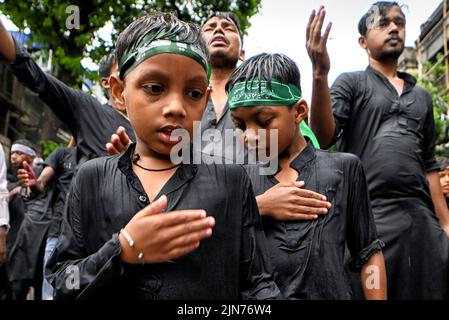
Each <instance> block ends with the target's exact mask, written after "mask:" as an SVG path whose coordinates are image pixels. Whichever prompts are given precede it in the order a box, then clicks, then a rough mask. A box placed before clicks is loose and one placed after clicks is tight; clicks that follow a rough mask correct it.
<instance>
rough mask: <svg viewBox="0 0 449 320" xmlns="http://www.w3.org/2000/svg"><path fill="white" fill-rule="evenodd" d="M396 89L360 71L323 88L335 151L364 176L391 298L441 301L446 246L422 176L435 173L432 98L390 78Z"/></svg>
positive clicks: (370, 71)
mask: <svg viewBox="0 0 449 320" xmlns="http://www.w3.org/2000/svg"><path fill="white" fill-rule="evenodd" d="M398 76H399V77H400V78H402V79H403V80H404V89H403V92H402V94H401V95H398V93H397V91H396V89H395V87H394V86H393V85H392V84H391V83H390V82H389V81H388V79H387V78H386V77H385V76H384V75H382V74H381V73H380V72H378V71H376V70H375V69H373V68H372V67H368V68H367V69H366V70H365V71H362V72H352V73H345V74H342V75H341V76H340V77H339V78H338V79H337V80H336V81H335V83H334V84H333V86H332V88H331V96H332V104H333V113H334V118H335V124H336V132H335V140H338V141H337V149H338V151H342V152H350V153H353V154H355V155H357V156H358V157H359V158H360V159H361V161H362V164H363V167H364V169H365V172H366V177H367V182H368V188H369V193H370V198H371V204H372V210H373V214H374V219H375V222H376V226H377V231H378V234H379V238H380V239H382V240H383V241H384V242H385V243H386V247H385V249H384V256H385V261H386V267H387V275H388V297H389V298H391V299H441V298H447V297H448V295H447V288H448V280H449V279H448V271H449V270H448V269H449V268H448V267H449V266H448V254H449V239H448V237H447V236H446V234H445V233H444V231H443V230H442V229H441V227H440V225H439V222H438V218H437V217H436V215H435V212H434V207H433V203H432V199H431V195H430V189H429V184H428V181H427V177H426V173H427V172H430V171H434V170H438V164H437V162H436V161H435V156H434V150H435V124H434V119H433V105H432V99H431V97H430V95H429V93H428V92H427V91H425V90H424V89H422V88H420V87H419V86H417V85H416V80H415V79H414V78H413V77H412V76H410V75H408V74H406V73H398Z"/></svg>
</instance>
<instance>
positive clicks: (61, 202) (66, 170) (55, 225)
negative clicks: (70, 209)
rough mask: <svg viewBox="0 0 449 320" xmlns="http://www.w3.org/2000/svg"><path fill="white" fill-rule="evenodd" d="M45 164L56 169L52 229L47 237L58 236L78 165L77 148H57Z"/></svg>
mask: <svg viewBox="0 0 449 320" xmlns="http://www.w3.org/2000/svg"><path fill="white" fill-rule="evenodd" d="M44 166H50V167H52V168H53V170H54V171H55V176H54V178H53V179H54V183H53V184H54V193H53V202H52V212H53V215H52V217H51V224H50V229H49V230H48V235H47V237H58V236H59V231H60V228H61V221H62V216H63V212H64V206H65V202H66V196H67V193H68V192H69V189H70V183H71V182H72V179H73V175H74V174H75V167H76V149H75V148H57V149H56V150H55V151H53V152H52V153H51V154H50V155H49V156H48V158H47V159H46V160H45V162H44Z"/></svg>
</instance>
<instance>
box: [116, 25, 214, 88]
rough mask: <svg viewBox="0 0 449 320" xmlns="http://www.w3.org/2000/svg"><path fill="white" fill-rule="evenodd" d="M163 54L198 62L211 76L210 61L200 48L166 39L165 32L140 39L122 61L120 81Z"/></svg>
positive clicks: (173, 39) (128, 50)
mask: <svg viewBox="0 0 449 320" xmlns="http://www.w3.org/2000/svg"><path fill="white" fill-rule="evenodd" d="M161 53H175V54H180V55H183V56H186V57H189V58H192V59H194V60H195V61H197V62H198V63H199V64H200V65H201V66H202V67H203V68H204V70H206V72H207V73H208V74H209V68H208V60H207V57H206V55H205V54H204V52H203V51H202V50H201V48H200V46H198V45H195V44H189V43H185V42H182V41H178V40H177V37H174V36H171V37H170V36H169V37H165V38H164V32H158V33H156V34H155V33H149V34H146V35H145V36H143V37H141V38H140V39H138V40H137V41H136V42H135V43H134V44H133V45H132V46H131V47H130V48H128V49H127V50H126V51H125V53H124V54H123V57H122V58H121V59H120V64H119V68H120V79H122V80H123V78H125V76H126V75H127V74H128V73H129V72H131V71H132V70H133V69H134V68H136V67H137V66H138V65H139V64H141V63H142V62H143V61H145V60H146V59H148V58H150V57H153V56H155V55H158V54H161Z"/></svg>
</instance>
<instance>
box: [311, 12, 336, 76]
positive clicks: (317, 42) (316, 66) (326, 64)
mask: <svg viewBox="0 0 449 320" xmlns="http://www.w3.org/2000/svg"><path fill="white" fill-rule="evenodd" d="M325 17H326V11H325V9H324V7H323V6H321V7H320V9H319V10H318V13H316V12H315V10H313V11H312V13H311V15H310V18H309V22H308V23H307V30H306V48H307V53H308V54H309V57H310V60H311V61H312V67H313V73H314V75H316V76H327V74H328V73H329V70H330V59H329V54H328V52H327V47H326V44H327V39H328V37H329V32H330V30H331V28H332V23H329V24H328V25H327V27H326V30H325V31H324V33H323V34H321V29H322V27H323V23H324V18H325Z"/></svg>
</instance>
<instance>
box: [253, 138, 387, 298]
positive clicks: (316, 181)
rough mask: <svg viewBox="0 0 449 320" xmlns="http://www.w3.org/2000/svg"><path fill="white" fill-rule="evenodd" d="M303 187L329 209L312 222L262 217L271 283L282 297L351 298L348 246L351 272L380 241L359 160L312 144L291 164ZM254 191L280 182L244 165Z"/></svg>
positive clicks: (376, 247)
mask: <svg viewBox="0 0 449 320" xmlns="http://www.w3.org/2000/svg"><path fill="white" fill-rule="evenodd" d="M290 166H291V167H292V168H293V169H295V170H296V171H298V173H299V176H298V181H304V182H305V186H304V188H305V189H307V190H312V191H315V192H318V193H321V194H323V195H325V196H326V197H327V199H328V201H329V202H331V203H332V208H331V209H330V210H329V213H328V214H327V215H321V216H320V217H319V218H318V219H317V220H314V221H275V220H272V219H269V218H266V219H264V221H263V228H264V231H265V234H266V237H267V241H268V251H269V254H270V258H271V262H272V264H273V268H274V277H275V282H276V284H277V285H278V286H279V289H280V290H281V293H282V295H283V296H284V297H285V298H287V299H351V298H352V292H351V287H350V283H349V280H348V275H347V273H346V271H345V267H344V265H345V261H344V255H345V248H346V245H347V246H348V248H349V250H350V253H351V257H352V261H351V266H352V269H353V270H354V271H360V269H361V267H362V266H363V264H364V263H365V262H366V261H367V260H368V259H369V258H370V256H371V255H372V254H373V253H375V252H376V251H380V250H382V247H383V245H384V244H383V242H382V241H380V240H379V239H378V238H377V234H376V228H375V224H374V220H373V216H372V213H371V208H370V204H369V196H368V190H367V186H366V181H365V175H364V172H363V168H362V165H361V163H360V160H359V159H357V157H355V156H354V155H350V154H344V153H329V152H326V151H321V150H315V149H314V147H313V145H312V144H311V142H310V143H309V145H308V146H307V147H306V148H305V149H304V150H303V151H302V152H301V154H300V155H299V156H298V157H297V158H296V159H295V160H294V161H293V162H292V163H291V165H290ZM247 171H248V174H249V176H250V178H251V182H252V184H253V188H254V192H255V194H256V195H260V194H263V193H264V192H265V191H267V190H268V189H270V188H271V187H273V186H275V185H276V184H278V183H279V182H278V181H277V179H276V178H275V177H274V176H266V175H260V173H259V167H257V166H248V167H247Z"/></svg>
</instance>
